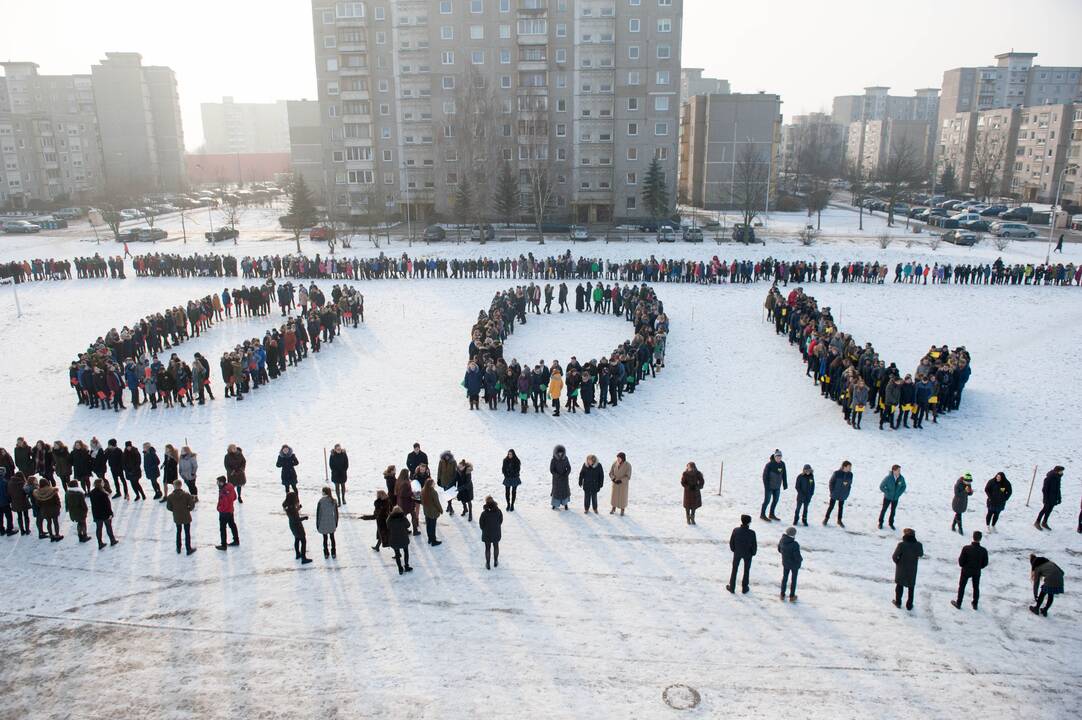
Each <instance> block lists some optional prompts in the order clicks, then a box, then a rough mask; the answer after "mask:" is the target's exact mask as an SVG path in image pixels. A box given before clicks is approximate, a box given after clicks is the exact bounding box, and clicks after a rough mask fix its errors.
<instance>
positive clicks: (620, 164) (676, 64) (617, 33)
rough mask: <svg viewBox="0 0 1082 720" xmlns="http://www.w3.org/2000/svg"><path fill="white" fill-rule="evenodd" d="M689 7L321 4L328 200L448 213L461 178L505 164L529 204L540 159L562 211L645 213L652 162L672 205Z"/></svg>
mask: <svg viewBox="0 0 1082 720" xmlns="http://www.w3.org/2000/svg"><path fill="white" fill-rule="evenodd" d="M682 6H683V2H682V0H398V1H397V2H391V1H389V0H368V1H367V2H361V1H356V0H354V1H347V2H333V1H331V0H312V19H313V28H314V34H315V48H316V51H315V54H316V71H317V77H318V82H319V102H320V103H321V105H322V128H323V130H322V132H323V141H324V153H323V155H324V157H323V161H324V167H325V173H324V175H325V177H326V178H327V181H326V187H324V188H323V190H322V195H323V197H324V198H325V202H327V203H329V204H331V205H333V207H334V209H335V210H336V211H337V212H343V211H346V212H361V213H363V212H365V208H366V207H368V206H369V205H370V203H372V202H381V203H385V204H387V203H390V204H391V205H393V206H396V207H398V208H399V209H400V210H401V211H405V210H406V209H407V204H408V206H409V210H410V211H411V212H412V213H413V215H414V216H415V217H425V216H428V215H430V214H431V213H433V212H435V213H439V214H440V215H442V216H447V217H450V216H453V215H454V213H455V199H456V195H457V194H458V189H459V187H460V183H462V182H464V181H465V182H470V181H469V178H471V177H473V178H474V180H473V181H472V182H473V184H474V185H480V190H478V189H477V188H474V190H473V192H474V194H478V193H480V194H484V195H486V196H487V195H489V192H490V190H491V189H492V188H491V187H490V186H491V185H492V184H493V178H494V177H495V176H496V175H497V174H498V172H499V170H500V166H501V165H502V163H504V162H506V163H510V165H511V167H512V170H513V171H517V173H518V175H519V178H520V191H521V192H522V194H523V199H524V201H525V199H526V196H527V195H528V182H527V180H528V176H529V175H528V174H529V172H530V171H531V168H532V169H534V170H533V171H536V168H537V167H538V166H539V164H541V163H543V164H545V166H546V167H547V168H551V172H550V174H551V177H552V178H553V181H554V184H555V201H554V203H553V204H554V206H555V207H554V209H553V211H552V216H553V217H560V218H564V219H573V220H575V221H579V222H593V221H599V222H608V221H613V220H616V219H619V218H637V217H641V216H643V215H644V214H645V211H644V210H643V209H642V200H641V197H640V195H641V183H642V179H643V177H644V175H645V173H646V170H647V167H648V166H649V164H650V161H651V160H652V158H654V157H657V158H659V160H660V162H661V165H662V168H663V170H664V171H665V177H666V180H667V182H668V184H669V187H670V197H673V198H675V190H676V147H677V123H678V118H679V114H678V112H679V92H680V85H679V82H680V39H681V22H682V20H681V17H682V9H683V8H682ZM478 137H480V138H481V139H480V141H478ZM478 169H483V172H481V173H478V172H477V171H478ZM478 177H480V178H481V180H480V181H478V180H477V178H478ZM524 204H526V203H525V202H524ZM501 219H502V218H501Z"/></svg>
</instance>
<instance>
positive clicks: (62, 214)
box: [53, 207, 86, 220]
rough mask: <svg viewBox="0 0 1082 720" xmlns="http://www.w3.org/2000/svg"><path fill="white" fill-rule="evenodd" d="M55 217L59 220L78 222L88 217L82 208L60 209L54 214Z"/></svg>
mask: <svg viewBox="0 0 1082 720" xmlns="http://www.w3.org/2000/svg"><path fill="white" fill-rule="evenodd" d="M53 215H54V216H56V217H58V218H64V219H65V220H78V219H79V218H81V217H82V216H84V215H86V213H84V212H83V209H82V208H77V207H70V208H60V209H59V210H57V211H56V212H54V213H53Z"/></svg>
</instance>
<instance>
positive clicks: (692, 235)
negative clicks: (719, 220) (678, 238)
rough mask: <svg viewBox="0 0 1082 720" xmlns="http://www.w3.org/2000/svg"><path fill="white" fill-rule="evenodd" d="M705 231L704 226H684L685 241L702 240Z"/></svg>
mask: <svg viewBox="0 0 1082 720" xmlns="http://www.w3.org/2000/svg"><path fill="white" fill-rule="evenodd" d="M702 241H703V231H702V228H697V227H688V228H684V242H702Z"/></svg>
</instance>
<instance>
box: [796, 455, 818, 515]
mask: <svg viewBox="0 0 1082 720" xmlns="http://www.w3.org/2000/svg"><path fill="white" fill-rule="evenodd" d="M814 494H815V473H813V472H812V466H811V465H805V466H804V469H803V470H802V471H801V473H800V474H799V475H797V476H796V510H795V511H794V512H793V525H796V524H797V521H798V520H802V521H803V523H804V527H808V504H809V503H811V499H812V495H814ZM801 509H803V513H802V512H801Z"/></svg>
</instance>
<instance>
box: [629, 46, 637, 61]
mask: <svg viewBox="0 0 1082 720" xmlns="http://www.w3.org/2000/svg"><path fill="white" fill-rule="evenodd" d="M627 59H628V60H638V59H639V46H638V45H628V46H627Z"/></svg>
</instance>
